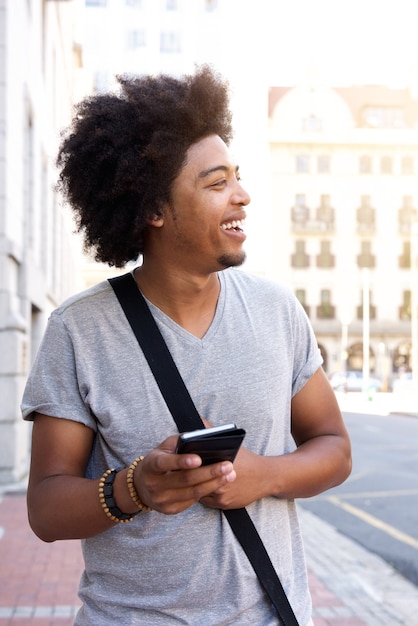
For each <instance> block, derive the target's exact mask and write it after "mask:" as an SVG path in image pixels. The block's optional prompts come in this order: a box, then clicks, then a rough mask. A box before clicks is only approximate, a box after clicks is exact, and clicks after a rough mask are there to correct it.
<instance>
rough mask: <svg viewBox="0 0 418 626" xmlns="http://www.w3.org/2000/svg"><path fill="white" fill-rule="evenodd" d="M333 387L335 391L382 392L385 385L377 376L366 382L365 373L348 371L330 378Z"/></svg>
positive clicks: (332, 375)
mask: <svg viewBox="0 0 418 626" xmlns="http://www.w3.org/2000/svg"><path fill="white" fill-rule="evenodd" d="M329 381H330V383H331V387H332V388H333V389H334V390H335V391H382V388H383V383H382V381H381V380H380V379H379V378H376V377H375V376H369V378H368V380H367V384H366V381H365V380H364V378H363V372H360V371H358V370H348V371H347V372H335V373H334V374H331V375H330V376H329Z"/></svg>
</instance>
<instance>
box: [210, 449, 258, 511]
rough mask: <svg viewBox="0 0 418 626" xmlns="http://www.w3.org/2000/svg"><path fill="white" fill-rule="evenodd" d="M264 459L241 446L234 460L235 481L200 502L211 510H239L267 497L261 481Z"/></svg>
mask: <svg viewBox="0 0 418 626" xmlns="http://www.w3.org/2000/svg"><path fill="white" fill-rule="evenodd" d="M264 459H266V457H261V456H259V455H258V454H254V453H253V452H250V451H249V450H247V449H246V448H244V447H242V446H241V448H240V450H239V452H238V454H237V456H236V458H235V460H234V469H235V472H236V479H235V480H234V481H233V482H232V483H229V484H225V485H222V486H221V487H219V489H217V490H216V491H214V492H213V493H211V494H209V495H208V496H205V497H204V498H201V499H200V502H201V503H202V504H204V505H205V506H207V507H210V508H212V509H239V508H242V507H245V506H247V505H248V504H251V502H254V501H255V500H259V499H260V498H262V497H264V496H266V495H269V492H268V487H267V484H265V481H264V479H263V474H264V475H265V472H263V471H262V467H263V464H264V463H263V461H264Z"/></svg>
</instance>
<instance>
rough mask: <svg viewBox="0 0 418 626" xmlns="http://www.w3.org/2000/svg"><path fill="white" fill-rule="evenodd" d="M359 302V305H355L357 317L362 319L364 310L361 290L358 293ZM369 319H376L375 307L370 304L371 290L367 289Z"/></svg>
mask: <svg viewBox="0 0 418 626" xmlns="http://www.w3.org/2000/svg"><path fill="white" fill-rule="evenodd" d="M360 302H361V305H360V306H358V307H357V319H358V320H362V319H363V312H364V311H363V310H364V302H363V291H361V294H360ZM369 319H371V320H374V319H376V307H375V306H373V305H372V292H371V291H369Z"/></svg>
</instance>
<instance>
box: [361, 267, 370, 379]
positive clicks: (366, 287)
mask: <svg viewBox="0 0 418 626" xmlns="http://www.w3.org/2000/svg"><path fill="white" fill-rule="evenodd" d="M362 283H363V391H367V390H368V388H369V380H370V275H369V269H368V268H367V267H364V268H363V269H362Z"/></svg>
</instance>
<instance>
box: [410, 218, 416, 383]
mask: <svg viewBox="0 0 418 626" xmlns="http://www.w3.org/2000/svg"><path fill="white" fill-rule="evenodd" d="M417 256H418V222H413V223H412V224H411V344H412V348H411V352H412V354H411V369H412V380H413V386H414V388H415V389H418V293H417V290H418V284H417V283H418V265H417Z"/></svg>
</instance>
